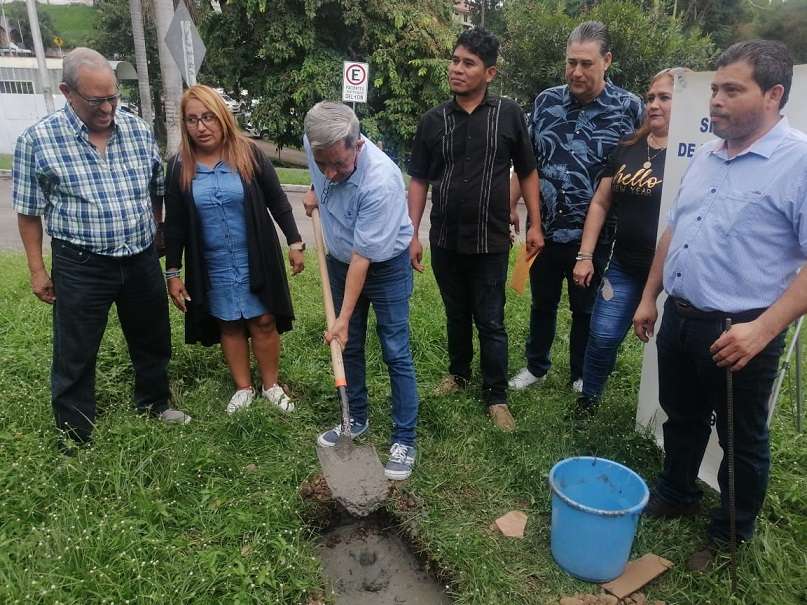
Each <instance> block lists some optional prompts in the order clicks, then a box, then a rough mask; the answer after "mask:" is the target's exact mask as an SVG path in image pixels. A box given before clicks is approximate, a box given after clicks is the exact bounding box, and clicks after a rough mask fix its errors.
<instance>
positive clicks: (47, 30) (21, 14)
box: [3, 2, 59, 50]
mask: <svg viewBox="0 0 807 605" xmlns="http://www.w3.org/2000/svg"><path fill="white" fill-rule="evenodd" d="M3 12H4V13H5V15H6V19H7V20H8V24H9V30H10V31H9V40H11V41H12V42H13V43H14V44H16V45H17V46H19V47H21V48H27V49H30V50H33V48H34V41H33V40H32V39H31V26H30V25H29V23H28V9H27V8H26V6H25V2H11V3H8V4H4V5H3ZM39 31H40V32H41V33H42V44H43V45H44V46H45V48H47V47H48V46H52V45H53V39H54V38H55V37H56V36H57V35H59V32H57V31H56V28H55V27H54V26H53V20H51V18H50V15H49V14H47V13H45V12H43V11H39Z"/></svg>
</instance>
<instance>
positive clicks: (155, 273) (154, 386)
mask: <svg viewBox="0 0 807 605" xmlns="http://www.w3.org/2000/svg"><path fill="white" fill-rule="evenodd" d="M51 245H52V247H53V269H52V276H53V285H54V288H55V291H56V302H55V303H54V305H53V365H52V367H51V387H50V388H51V402H52V404H53V412H54V415H55V417H56V426H57V428H59V429H61V430H63V431H65V432H66V433H67V435H68V436H69V437H71V438H73V439H74V440H75V441H78V442H85V441H89V440H90V438H91V434H92V429H93V426H94V423H95V414H96V409H95V362H96V358H97V356H98V348H99V347H100V345H101V338H102V337H103V335H104V331H105V329H106V325H107V319H108V316H109V309H110V307H111V306H112V304H113V303H114V304H115V307H116V308H117V310H118V319H119V321H120V325H121V329H122V330H123V336H124V337H125V338H126V345H127V346H128V348H129V357H131V359H132V366H133V368H134V378H135V387H134V403H135V406H136V407H137V409H138V411H141V412H148V413H151V414H152V415H157V414H159V413H160V412H163V411H165V409H166V408H167V407H168V399H169V395H170V393H169V390H168V361H169V359H170V358H171V329H170V326H169V323H168V297H167V296H166V291H165V280H164V278H163V273H162V269H161V268H160V259H159V258H158V257H157V253H156V252H155V250H154V247H153V246H152V247H151V248H149V249H148V250H145V251H144V252H141V253H140V254H135V255H134V256H129V257H123V258H114V257H111V256H101V255H98V254H93V253H92V252H88V251H86V250H83V249H81V248H78V247H76V246H74V245H72V244H69V243H67V242H64V241H61V240H58V239H54V240H53V241H52V243H51Z"/></svg>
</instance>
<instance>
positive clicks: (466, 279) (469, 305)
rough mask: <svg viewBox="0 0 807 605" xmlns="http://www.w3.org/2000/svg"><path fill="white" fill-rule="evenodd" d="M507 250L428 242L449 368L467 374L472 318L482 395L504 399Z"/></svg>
mask: <svg viewBox="0 0 807 605" xmlns="http://www.w3.org/2000/svg"><path fill="white" fill-rule="evenodd" d="M508 256H509V255H508V253H507V252H498V253H492V254H459V253H457V252H454V251H453V250H446V249H445V248H439V247H437V246H434V247H432V268H433V269H434V277H435V279H436V280H437V285H438V286H439V287H440V295H441V296H442V298H443V304H444V305H445V309H446V332H447V335H448V358H449V366H448V371H449V372H450V373H451V374H453V375H454V376H458V377H460V378H462V379H464V380H465V381H469V380H470V379H471V361H472V360H473V357H474V343H473V336H474V335H473V324H474V323H475V324H476V329H477V331H478V332H479V365H480V368H481V370H482V400H483V401H484V402H485V404H486V405H496V404H501V403H507V331H506V330H505V327H504V302H505V293H504V286H505V282H506V281H507V261H508Z"/></svg>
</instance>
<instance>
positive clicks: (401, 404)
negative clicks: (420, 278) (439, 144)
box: [303, 101, 418, 480]
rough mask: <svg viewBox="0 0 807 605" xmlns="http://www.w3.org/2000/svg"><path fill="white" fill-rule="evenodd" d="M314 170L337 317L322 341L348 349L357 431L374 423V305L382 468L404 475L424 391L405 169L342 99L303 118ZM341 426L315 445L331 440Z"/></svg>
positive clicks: (308, 201)
mask: <svg viewBox="0 0 807 605" xmlns="http://www.w3.org/2000/svg"><path fill="white" fill-rule="evenodd" d="M303 143H304V145H305V151H306V154H307V155H308V166H309V170H310V172H311V181H312V185H311V191H309V192H308V194H307V195H306V197H305V200H304V203H305V207H306V213H307V214H308V215H309V216H310V215H311V212H312V210H313V209H314V208H315V207H317V206H319V212H320V217H321V220H322V229H323V235H324V238H325V244H326V246H327V248H328V272H329V278H330V282H331V284H330V285H331V291H332V292H333V298H334V304H335V306H336V313H337V317H336V322H335V323H334V325H332V326H329V327H328V331H327V332H326V335H325V338H326V340H327V341H328V342H330V341H331V340H332V339H334V338H335V339H336V340H337V341H338V342H339V343H340V344H341V345H342V347H343V350H344V364H345V377H346V378H347V395H348V400H349V402H350V416H351V420H350V427H351V434H352V437H353V438H356V437H358V436H360V435H363V434H364V433H365V432H366V431H367V430H368V428H369V424H368V420H367V407H368V402H367V385H366V381H365V370H366V368H365V360H364V347H365V340H366V335H367V315H368V312H369V309H370V305H372V306H373V310H374V311H375V315H376V331H377V333H378V337H379V340H380V341H381V348H382V352H383V357H384V362H385V363H386V364H387V368H388V369H389V376H390V384H391V387H392V421H393V431H392V447H391V448H390V457H389V462H388V463H387V465H386V466H385V469H384V471H385V474H386V476H387V477H388V478H389V479H396V480H401V479H406V478H407V477H409V475H410V474H411V472H412V467H413V465H414V462H415V425H416V423H417V412H418V395H417V385H416V382H415V369H414V364H413V362H412V352H411V350H410V347H409V297H410V296H411V295H412V267H411V265H410V263H409V242H411V241H412V233H413V229H412V223H411V221H410V220H409V211H408V208H407V204H406V193H405V189H404V182H403V177H402V175H401V171H400V169H399V168H398V167H397V166H396V165H395V164H394V163H393V161H392V160H390V159H389V157H387V156H386V155H385V154H384V152H382V151H381V150H380V149H379V148H378V147H376V146H375V145H373V143H372V142H371V141H370V140H368V139H367V138H366V137H363V136H362V135H361V133H360V131H359V120H358V118H357V117H356V115H355V114H354V113H353V111H352V110H351V109H350V108H349V107H348V106H347V105H344V104H342V103H331V102H327V101H323V102H321V103H317V104H316V105H315V106H314V107H313V108H312V109H311V110H310V111H309V112H308V113H307V114H306V117H305V137H304V139H303ZM340 432H341V427H340V426H337V427H335V428H333V429H331V430H329V431H326V432H324V433H322V434H321V435H320V436H319V438H318V439H317V443H318V444H319V445H320V446H322V447H333V446H334V445H335V444H336V440H337V438H338V437H339V434H340Z"/></svg>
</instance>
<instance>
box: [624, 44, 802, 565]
mask: <svg viewBox="0 0 807 605" xmlns="http://www.w3.org/2000/svg"><path fill="white" fill-rule="evenodd" d="M792 77H793V61H792V58H791V57H790V54H789V52H788V50H787V47H785V45H784V44H782V43H780V42H770V41H766V40H752V41H748V42H740V43H737V44H735V45H733V46H731V47H730V48H728V49H727V50H726V51H725V52H724V53H723V54H722V55H721V56H720V58H718V60H717V72H716V74H715V77H714V80H713V81H712V99H711V104H710V113H711V120H712V124H713V127H714V132H715V134H717V136H719V137H720V138H721V139H722V140H717V141H712V142H710V143H707V144H705V145H704V146H703V147H701V149H699V150H698V152H697V153H696V154H695V156H694V157H693V159H692V162H691V164H690V165H689V168H688V169H687V172H686V173H685V175H684V177H683V181H682V184H681V188H680V191H679V193H678V198H677V200H676V202H675V204H674V206H673V208H672V210H671V212H670V216H669V225H668V227H667V229H666V231H665V232H664V234H663V235H662V237H661V240H660V242H659V245H658V249H657V250H656V256H655V259H654V261H653V266H652V268H651V270H650V276H649V277H648V281H647V284H646V286H645V290H644V293H643V296H642V302H641V303H640V305H639V308H638V309H637V311H636V315H635V317H634V329H635V331H636V333H637V335H638V336H639V338H641V339H642V340H643V341H645V342H646V341H647V340H648V338H649V337H650V336H652V334H653V328H654V324H655V321H656V318H657V312H656V298H657V296H658V294H659V293H660V291H661V286H662V279H663V285H664V289H665V291H666V292H667V293H668V294H669V298H668V299H667V302H666V304H665V307H664V318H663V320H662V324H661V329H660V330H659V334H658V338H657V341H656V344H657V347H658V365H659V401H660V403H661V407H662V408H663V409H664V411H665V412H666V413H667V416H668V420H667V421H666V422H665V423H664V468H663V471H662V473H661V476H660V477H659V479H658V482H657V484H656V488H655V490H654V493H653V494H652V496H651V499H650V502H649V503H648V506H647V508H646V509H645V513H646V514H649V515H651V516H656V517H679V516H686V515H692V514H696V513H697V511H698V508H699V501H700V497H701V492H700V490H699V489H698V488H697V486H696V479H697V475H698V468H699V466H700V463H701V459H702V458H703V454H704V451H705V449H706V444H707V441H708V439H709V433H710V418H711V416H712V413H713V411H714V413H715V415H716V420H717V431H718V436H719V438H720V444H721V446H723V447H725V443H726V438H727V419H726V410H727V408H726V397H727V392H726V375H725V373H726V369H729V370H730V371H731V372H732V373H733V376H732V378H733V397H734V410H735V420H734V432H735V485H736V534H737V538H738V539H739V540H741V541H742V540H748V539H750V538H751V536H752V534H753V531H754V524H755V519H756V516H757V514H758V513H759V510H760V509H761V507H762V502H763V500H764V498H765V491H766V488H767V484H768V472H769V468H770V449H769V444H768V427H767V417H768V399H769V397H770V392H771V388H772V386H773V382H774V379H775V377H776V372H777V368H778V360H779V356H780V355H781V353H782V350H783V348H784V335H785V331H786V329H787V326H788V324H789V323H790V322H792V321H793V320H794V319H796V318H797V317H799V316H800V315H802V314H804V313H805V312H807V271H803V270H802V271H801V272H800V273H797V272H798V271H799V269H800V268H803V267H804V264H805V261H807V135H804V134H803V133H801V132H799V131H797V130H794V129H792V128H790V126H789V124H788V121H787V119H786V118H784V117H782V116H781V114H780V112H781V108H782V107H784V105H785V103H786V102H787V97H788V93H789V91H790V84H791V80H792ZM727 320H731V321H730V322H728V321H727ZM729 325H730V329H727V328H728V327H729ZM718 482H719V484H720V491H721V506H720V507H719V508H718V509H717V510H716V511H714V512H713V515H712V522H711V525H710V527H709V538H710V543H709V544H708V545H707V546H706V547H705V548H703V549H702V550H699V551H698V552H696V553H695V554H693V555H692V557H690V560H689V562H688V566H689V568H690V569H691V570H697V571H702V570H704V569H706V568H707V567H708V566H709V564H710V563H711V561H712V559H713V557H714V553H715V550H716V549H717V548H719V547H720V546H722V545H724V544H725V543H726V542H728V541H729V539H730V519H729V505H728V469H727V461H726V460H725V459H724V460H723V461H722V462H721V465H720V470H719V472H718Z"/></svg>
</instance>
